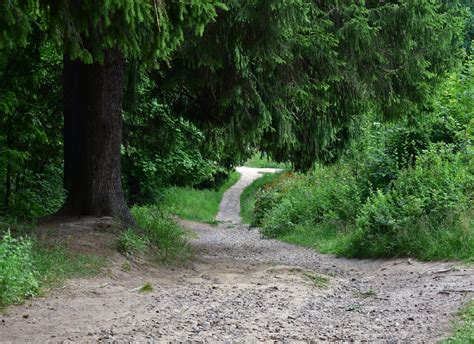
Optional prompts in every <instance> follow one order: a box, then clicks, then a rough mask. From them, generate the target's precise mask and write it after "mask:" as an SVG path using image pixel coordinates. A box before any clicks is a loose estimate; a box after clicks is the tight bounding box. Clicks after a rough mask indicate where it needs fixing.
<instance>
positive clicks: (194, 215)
mask: <svg viewBox="0 0 474 344" xmlns="http://www.w3.org/2000/svg"><path fill="white" fill-rule="evenodd" d="M239 178H240V174H239V173H238V172H235V171H234V172H232V173H231V175H230V177H229V179H228V180H227V181H226V182H225V183H224V184H223V185H222V186H221V187H220V188H219V189H218V190H209V189H203V190H200V189H194V188H192V187H170V188H168V189H166V191H165V196H164V200H163V204H162V205H163V206H164V207H165V208H168V209H169V210H170V212H171V213H172V214H174V215H177V216H179V217H180V218H182V219H186V220H191V221H199V222H207V223H210V224H215V223H216V221H215V217H216V215H217V213H218V211H219V204H220V202H221V200H222V195H223V194H224V192H225V191H226V190H227V189H229V188H230V187H231V186H232V185H234V184H235V183H237V181H238V180H239Z"/></svg>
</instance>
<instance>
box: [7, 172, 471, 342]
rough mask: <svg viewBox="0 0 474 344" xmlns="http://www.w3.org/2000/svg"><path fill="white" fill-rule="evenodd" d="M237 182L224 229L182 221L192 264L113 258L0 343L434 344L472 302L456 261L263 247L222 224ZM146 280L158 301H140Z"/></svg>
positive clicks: (25, 311)
mask: <svg viewBox="0 0 474 344" xmlns="http://www.w3.org/2000/svg"><path fill="white" fill-rule="evenodd" d="M241 171H243V172H241V173H242V179H243V180H247V181H248V180H250V179H252V178H254V171H251V170H248V169H244V170H241ZM246 171H248V174H247V172H246ZM250 172H251V173H252V176H251V175H250ZM247 181H246V182H245V183H247ZM242 184H244V182H243V181H242V183H240V184H238V185H236V186H235V188H234V189H233V190H234V191H232V192H231V191H230V190H229V192H228V193H226V196H225V197H224V200H223V207H222V208H221V212H220V214H221V216H222V217H221V219H226V220H228V221H229V222H228V223H224V224H221V225H219V226H217V227H213V226H210V225H206V224H200V223H194V222H188V221H182V224H183V226H185V227H186V228H189V229H191V230H192V231H194V232H195V233H196V238H195V239H193V246H194V247H195V249H196V258H195V259H194V260H193V261H192V262H191V263H189V264H188V265H187V266H184V267H163V266H153V265H150V264H138V263H133V264H132V268H131V270H130V269H128V268H125V267H126V266H125V263H126V261H125V259H124V258H123V257H121V256H118V255H116V256H114V258H113V259H115V264H113V266H114V267H113V268H111V269H110V270H109V271H108V273H107V275H106V276H101V277H99V278H94V279H81V280H74V281H69V282H68V283H67V284H66V286H65V287H64V288H62V289H57V290H55V291H53V292H52V293H51V294H50V295H49V296H48V297H47V298H44V299H36V300H34V301H33V302H31V303H27V304H25V305H23V306H19V307H14V308H12V309H11V310H10V311H9V312H8V314H6V315H4V316H0V338H1V340H2V341H3V342H10V341H12V342H44V341H52V342H86V341H87V342H91V341H92V342H96V341H99V342H112V341H118V342H169V341H173V342H175V341H180V342H182V341H190V342H194V341H200V342H235V341H237V342H275V341H277V342H292V343H293V342H308V341H313V342H326V341H329V342H338V343H339V342H354V341H355V342H370V343H434V342H436V341H437V340H439V339H442V338H444V337H446V335H447V334H448V333H449V331H450V327H451V320H452V319H453V318H454V316H455V314H456V312H457V310H458V309H459V308H460V307H461V306H462V305H463V304H464V303H466V302H467V301H468V300H469V298H470V297H472V293H471V292H469V290H471V291H472V290H473V289H474V270H473V269H472V267H465V266H461V265H460V264H458V263H454V262H447V263H421V262H418V261H414V260H409V259H397V260H349V259H340V258H335V257H332V256H329V255H322V254H318V253H317V252H314V251H312V250H309V249H305V248H301V247H297V246H294V245H290V244H286V243H282V242H279V241H276V240H264V239H261V238H260V235H259V233H258V231H256V230H249V229H248V228H247V227H245V226H243V225H240V224H238V223H236V220H237V217H227V215H225V214H229V215H230V213H231V211H230V210H229V208H232V209H234V211H235V209H238V203H237V205H236V203H235V201H230V200H229V199H228V198H227V197H233V198H234V200H235V199H236V196H237V194H238V192H239V191H238V190H242ZM225 204H227V205H225ZM234 216H235V214H234ZM145 282H149V283H151V284H152V285H153V287H154V290H153V291H152V292H150V293H146V294H145V293H140V292H139V288H140V286H141V285H143V284H144V283H145Z"/></svg>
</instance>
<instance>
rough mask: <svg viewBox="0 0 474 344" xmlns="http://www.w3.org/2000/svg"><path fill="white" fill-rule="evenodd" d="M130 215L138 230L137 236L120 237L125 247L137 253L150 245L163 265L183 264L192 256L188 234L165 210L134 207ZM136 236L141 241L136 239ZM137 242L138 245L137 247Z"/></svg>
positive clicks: (155, 207) (150, 207) (154, 207)
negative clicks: (131, 248)
mask: <svg viewBox="0 0 474 344" xmlns="http://www.w3.org/2000/svg"><path fill="white" fill-rule="evenodd" d="M132 215H133V217H134V218H135V220H136V221H137V225H138V228H137V229H135V231H136V233H138V234H136V235H135V236H131V234H130V233H129V234H128V239H127V238H126V237H124V236H122V237H121V240H122V244H123V245H124V246H125V247H133V248H135V251H139V250H140V249H145V247H146V245H148V243H152V244H153V245H154V246H155V247H156V251H155V252H154V254H155V256H156V257H157V259H158V260H159V261H161V262H165V263H181V262H185V261H186V260H188V259H189V258H190V257H191V256H192V249H191V247H190V246H189V244H188V237H189V233H188V232H187V231H185V230H184V229H183V228H182V227H181V226H179V224H178V223H177V222H176V220H175V219H174V218H173V217H172V216H171V215H170V214H169V213H168V212H167V211H166V210H163V209H161V208H159V207H157V206H148V207H147V206H145V207H134V208H133V209H132ZM125 233H127V231H126V232H125ZM137 235H139V237H138V238H141V240H138V239H137ZM131 237H132V240H130V238H131ZM137 242H139V243H140V245H138V246H137V244H136V243H137ZM144 245H145V246H144Z"/></svg>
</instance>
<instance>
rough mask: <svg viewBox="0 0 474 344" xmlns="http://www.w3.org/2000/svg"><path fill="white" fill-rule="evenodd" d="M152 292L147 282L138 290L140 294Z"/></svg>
mask: <svg viewBox="0 0 474 344" xmlns="http://www.w3.org/2000/svg"><path fill="white" fill-rule="evenodd" d="M152 291H153V286H152V285H151V284H150V283H149V282H147V283H145V284H144V285H143V286H142V287H141V288H140V293H151V292H152Z"/></svg>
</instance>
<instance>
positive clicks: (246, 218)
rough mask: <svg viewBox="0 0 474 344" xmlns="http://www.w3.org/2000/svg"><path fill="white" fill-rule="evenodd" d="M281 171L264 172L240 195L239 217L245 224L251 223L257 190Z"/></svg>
mask: <svg viewBox="0 0 474 344" xmlns="http://www.w3.org/2000/svg"><path fill="white" fill-rule="evenodd" d="M280 175H281V173H265V174H264V175H263V176H262V177H261V178H259V179H257V180H255V181H254V182H253V183H252V184H250V185H249V186H248V187H247V188H245V190H244V192H242V195H240V217H241V218H242V222H243V223H246V224H250V223H252V216H253V210H254V208H255V198H256V194H257V192H258V191H259V190H260V189H261V188H262V187H264V186H265V185H266V184H268V183H271V182H272V181H274V180H276V179H278V178H279V177H280Z"/></svg>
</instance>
